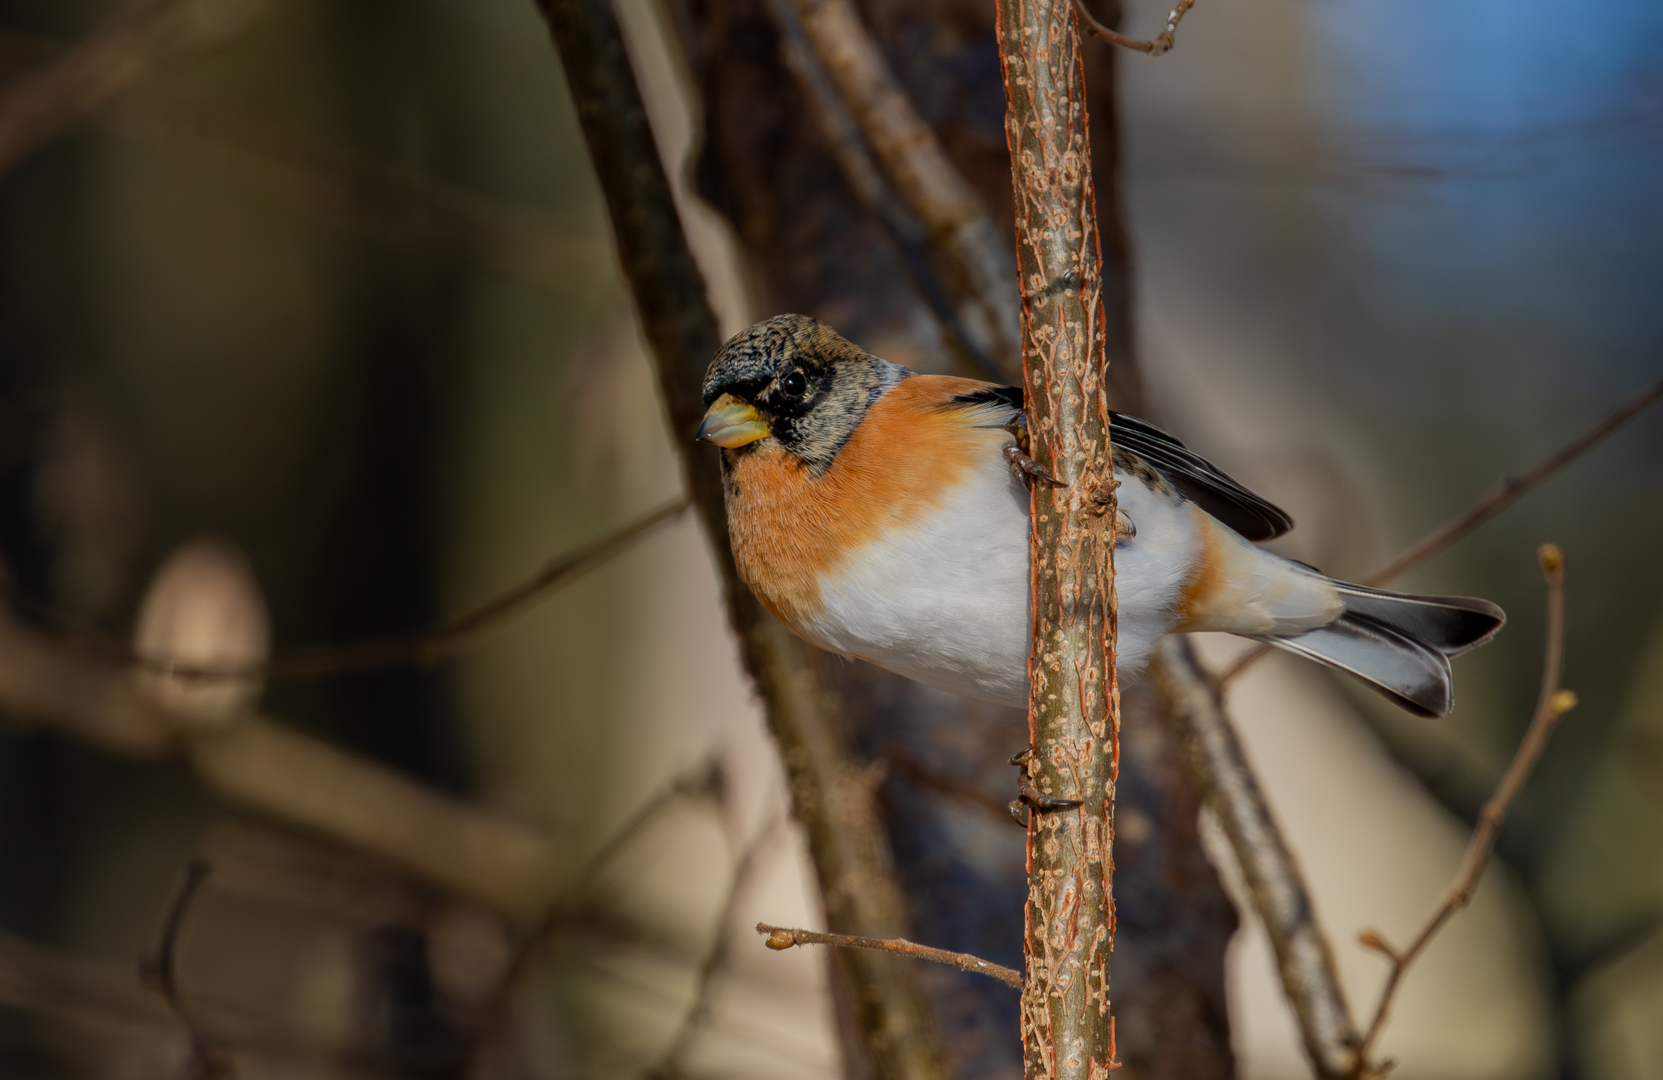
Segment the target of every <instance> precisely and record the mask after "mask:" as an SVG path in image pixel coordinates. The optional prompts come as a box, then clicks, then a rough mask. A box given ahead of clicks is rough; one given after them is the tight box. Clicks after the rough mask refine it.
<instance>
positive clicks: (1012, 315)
mask: <svg viewBox="0 0 1663 1080" xmlns="http://www.w3.org/2000/svg"><path fill="white" fill-rule="evenodd" d="M792 3H793V4H795V6H796V9H797V12H798V14H799V15H800V17H801V19H802V26H803V31H804V33H805V34H806V36H807V39H808V41H809V42H810V44H811V45H812V46H813V50H814V53H815V55H816V56H818V57H819V60H820V63H821V64H823V65H824V67H825V70H826V72H827V73H828V74H829V75H830V76H831V80H832V82H833V83H835V84H836V86H837V89H838V91H839V92H840V93H841V94H842V96H843V100H844V101H845V102H847V104H848V107H849V109H850V111H851V112H853V113H854V117H855V120H856V121H857V122H858V123H859V124H860V128H861V130H862V131H863V132H864V133H865V135H866V139H867V141H868V142H869V143H871V146H872V149H873V151H874V152H875V153H876V154H877V156H878V160H879V161H880V162H882V163H883V167H884V171H885V172H886V173H887V174H888V175H889V178H890V180H892V181H893V182H894V184H895V186H896V187H897V188H899V189H900V190H901V193H902V195H904V196H905V197H906V199H907V201H908V202H909V203H911V204H912V208H913V210H914V211H916V212H917V214H918V216H919V217H921V218H923V219H924V222H925V224H926V225H928V226H929V228H930V231H931V232H932V233H933V234H934V235H935V238H936V242H937V244H939V245H940V249H941V251H942V252H943V253H944V254H946V255H947V256H948V257H949V258H951V259H953V260H954V261H955V262H956V263H957V264H958V266H959V268H960V269H961V270H962V271H963V273H964V275H965V280H966V281H968V282H969V283H970V291H971V293H972V298H973V299H974V301H975V303H976V304H977V306H978V307H979V311H978V315H979V316H980V318H979V320H978V322H980V323H981V325H980V326H973V327H971V329H972V331H973V332H976V333H977V334H978V337H979V338H980V346H981V348H982V349H983V351H984V352H985V353H987V354H988V355H989V356H991V357H992V358H993V360H994V361H995V363H997V364H998V365H999V366H1000V367H1001V368H1002V369H1003V370H1004V371H1006V372H1008V373H1012V374H1014V372H1015V371H1016V370H1017V362H1018V357H1019V356H1020V354H1021V343H1020V340H1019V334H1020V331H1019V324H1020V320H1021V313H1020V309H1019V307H1018V294H1017V290H1016V289H1015V288H1013V287H1012V282H1013V279H1014V273H1015V270H1014V267H1013V266H1012V265H1011V260H1010V256H1009V255H1008V254H1007V251H1008V249H1007V247H1006V246H1005V244H1004V243H1001V242H1000V240H999V235H998V231H997V230H996V229H995V227H994V225H993V219H992V218H991V217H989V216H988V213H987V209H986V208H985V207H984V206H983V205H982V203H981V199H980V198H979V197H978V196H977V195H976V192H975V191H974V190H972V189H971V187H970V185H969V184H968V183H966V182H965V180H964V177H963V176H961V175H960V174H959V171H958V170H957V169H956V168H955V167H954V166H953V163H952V161H951V160H950V159H949V158H948V157H947V152H946V150H945V149H943V148H942V145H941V140H940V139H938V138H937V137H936V134H935V132H934V130H932V129H931V128H930V125H929V124H927V123H926V122H925V121H924V118H923V117H921V116H920V115H918V110H917V109H916V108H915V107H914V106H913V104H912V100H911V99H910V98H909V97H908V96H907V92H906V90H905V88H904V87H902V86H901V83H900V80H899V79H897V78H896V77H895V73H894V72H893V71H891V70H890V68H889V63H888V61H887V60H885V59H884V55H883V51H882V50H881V49H879V48H878V44H877V42H875V41H874V40H872V35H871V34H870V33H869V32H868V31H867V29H866V26H865V24H864V23H862V22H861V18H860V12H859V11H857V10H856V8H855V6H854V4H853V3H851V2H850V0H792Z"/></svg>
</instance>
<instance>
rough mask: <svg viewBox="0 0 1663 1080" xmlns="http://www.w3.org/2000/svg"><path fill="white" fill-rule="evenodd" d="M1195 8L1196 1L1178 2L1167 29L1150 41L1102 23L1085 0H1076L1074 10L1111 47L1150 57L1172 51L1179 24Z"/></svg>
mask: <svg viewBox="0 0 1663 1080" xmlns="http://www.w3.org/2000/svg"><path fill="white" fill-rule="evenodd" d="M1194 6H1195V0H1178V6H1177V7H1175V8H1173V9H1172V12H1171V14H1169V15H1168V16H1167V17H1166V29H1165V30H1162V31H1161V32H1160V33H1159V34H1156V35H1155V36H1154V37H1153V38H1150V39H1149V40H1148V41H1143V40H1140V39H1138V38H1134V37H1127V36H1126V35H1125V34H1122V33H1121V32H1120V31H1118V30H1116V29H1115V28H1114V27H1112V26H1109V25H1107V24H1106V23H1104V22H1102V21H1101V20H1100V19H1098V18H1097V16H1095V15H1093V14H1092V13H1091V10H1090V9H1089V8H1087V7H1086V4H1085V0H1074V10H1076V11H1078V12H1079V13H1080V19H1081V21H1082V22H1084V23H1085V24H1086V29H1087V30H1090V31H1091V32H1092V33H1093V34H1096V35H1097V36H1098V37H1100V38H1102V39H1103V40H1104V41H1106V42H1108V43H1109V44H1111V45H1118V46H1120V47H1121V48H1122V49H1130V50H1132V51H1133V52H1140V53H1148V54H1149V55H1150V56H1163V55H1165V54H1166V53H1168V52H1171V51H1172V46H1173V45H1174V44H1175V42H1174V40H1173V39H1174V36H1175V35H1176V34H1177V33H1178V22H1179V20H1180V19H1182V18H1183V17H1184V16H1185V15H1187V14H1188V13H1189V9H1190V8H1192V7H1194Z"/></svg>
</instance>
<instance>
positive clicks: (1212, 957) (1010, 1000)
mask: <svg viewBox="0 0 1663 1080" xmlns="http://www.w3.org/2000/svg"><path fill="white" fill-rule="evenodd" d="M669 10H670V11H671V13H672V14H673V16H674V18H675V20H676V25H677V29H678V32H679V34H680V36H681V39H682V43H683V47H684V49H685V51H686V53H687V56H688V59H689V61H690V65H691V67H692V70H693V73H694V77H695V79H696V81H697V83H698V85H699V88H700V96H701V98H702V101H703V104H704V109H705V114H704V119H705V130H704V140H703V143H702V147H701V152H700V156H699V158H698V160H697V162H696V163H695V167H696V175H697V176H698V179H699V185H700V190H701V193H702V194H703V195H704V196H705V197H706V198H707V199H709V200H710V201H711V202H712V203H713V204H714V205H716V206H717V208H718V209H719V210H721V211H722V213H723V214H724V216H726V217H727V218H728V220H729V221H731V222H732V223H733V225H734V227H735V230H736V232H737V234H738V236H739V239H740V243H741V245H742V247H743V249H744V251H745V254H746V257H747V264H748V267H749V268H750V270H751V273H752V288H753V290H754V294H755V297H756V302H757V305H758V310H759V313H764V314H766V313H773V312H779V311H801V312H806V313H808V314H811V315H814V316H815V317H817V318H820V319H823V320H825V321H826V322H829V323H831V324H832V325H834V326H836V327H837V328H838V329H839V330H840V331H841V332H843V333H845V334H847V335H849V336H850V337H851V338H852V339H853V340H855V341H857V342H859V343H860V344H862V345H864V346H866V347H868V348H870V349H873V350H874V351H876V352H878V353H879V354H880V355H883V356H886V357H888V358H889V359H891V360H895V361H897V362H900V363H906V364H908V365H909V366H912V367H916V368H919V369H920V370H927V371H947V370H952V368H951V357H950V354H949V352H948V350H947V349H946V348H944V347H942V345H941V343H940V342H939V339H938V338H937V337H936V335H935V331H934V327H933V322H932V320H931V318H930V315H929V312H928V310H927V308H926V306H925V304H924V303H923V302H922V301H921V300H920V299H919V298H918V297H917V296H915V295H914V294H913V293H912V292H911V291H910V290H909V289H908V288H907V287H906V284H905V283H906V279H907V276H908V275H907V272H906V270H905V269H904V266H903V264H902V260H901V258H900V257H898V256H897V255H896V254H895V250H894V247H893V246H892V243H891V241H890V239H889V238H888V236H887V235H886V231H885V230H884V229H883V228H882V227H881V226H880V225H879V224H878V223H877V222H876V221H875V220H874V219H873V216H872V215H871V213H870V212H869V210H868V209H867V208H866V206H865V204H864V203H863V201H862V200H861V198H859V197H857V196H856V194H855V193H853V192H852V191H851V190H850V189H849V187H848V185H847V183H846V182H845V181H844V179H843V177H842V172H841V170H840V168H839V166H838V162H837V159H836V157H835V155H834V153H833V151H832V149H831V148H830V147H828V146H827V145H826V141H825V138H824V136H823V135H822V134H821V129H820V125H819V124H817V123H815V122H814V116H815V113H814V110H813V108H812V105H811V103H810V102H808V101H805V100H804V99H803V97H802V95H801V93H800V91H799V88H798V84H797V82H796V80H795V78H794V77H793V76H792V74H791V72H790V71H789V70H788V68H787V66H786V65H785V63H784V62H783V61H782V58H781V56H780V49H779V45H778V42H777V40H776V34H775V30H774V23H773V20H772V19H771V18H770V16H769V14H768V9H767V5H766V4H765V3H764V2H763V0H672V2H671V4H670V5H669ZM861 12H862V15H863V17H864V19H865V20H866V22H867V25H868V27H869V28H870V30H871V33H872V35H873V37H874V38H875V39H876V40H877V42H878V44H879V46H880V47H881V48H882V49H883V51H884V54H885V56H886V57H887V58H888V60H889V63H890V66H891V69H892V70H893V72H894V74H895V77H896V78H897V79H898V80H899V82H900V83H901V84H902V86H903V87H904V88H905V90H906V92H907V93H908V94H909V95H910V96H911V97H912V99H913V103H914V106H915V108H916V109H917V111H918V112H919V114H920V115H922V116H923V117H924V118H925V119H926V120H927V121H928V123H929V124H930V126H931V128H932V129H933V130H934V131H935V133H936V135H937V137H938V138H939V140H940V142H941V145H942V146H943V147H944V148H945V150H946V152H947V155H948V157H949V158H950V159H951V161H952V164H953V166H954V167H955V168H956V169H958V170H959V172H960V174H961V175H963V176H964V178H965V179H966V181H967V182H969V183H970V185H971V187H972V188H973V189H974V190H975V192H976V194H977V196H978V197H979V198H980V199H981V200H982V201H983V203H984V205H985V206H986V207H987V208H988V211H989V213H990V214H991V215H992V216H993V219H994V221H995V222H996V224H997V226H998V228H999V230H1000V231H1001V233H1002V235H1005V236H1007V237H1008V236H1010V235H1011V230H1012V229H1013V228H1014V216H1013V203H1012V198H1011V171H1010V158H1009V155H1008V153H1007V152H1006V147H1005V137H1004V106H1005V102H1004V88H1003V82H1002V78H1001V72H1000V65H999V52H998V42H997V39H996V36H995V30H994V8H993V5H991V4H987V3H984V2H982V0H907V2H904V3H903V2H897V0H873V2H867V3H862V4H861ZM1115 60H1116V56H1115V53H1114V51H1113V50H1112V49H1110V48H1108V47H1106V46H1102V45H1099V44H1097V43H1094V42H1088V43H1087V44H1086V65H1087V72H1086V76H1087V91H1088V94H1089V97H1088V101H1089V105H1090V108H1089V124H1090V129H1091V140H1092V144H1093V158H1092V169H1093V173H1094V179H1095V188H1096V191H1097V201H1098V214H1099V228H1100V231H1101V241H1102V262H1101V274H1102V281H1101V290H1102V293H1101V295H1102V298H1103V336H1104V344H1105V348H1106V352H1107V355H1108V358H1109V361H1110V363H1109V367H1108V384H1109V385H1108V392H1109V400H1110V403H1111V404H1112V405H1113V406H1114V407H1116V408H1120V409H1124V410H1126V411H1128V412H1132V413H1134V414H1138V415H1148V414H1147V411H1146V409H1145V406H1144V402H1143V399H1142V393H1141V385H1140V382H1139V380H1138V378H1137V368H1136V358H1135V356H1134V355H1133V353H1132V350H1131V325H1130V307H1131V304H1130V290H1129V276H1130V272H1129V267H1128V258H1129V252H1128V250H1127V243H1126V235H1125V230H1124V227H1123V224H1122V219H1121V208H1120V194H1119V192H1120V182H1119V178H1118V167H1119V145H1118V144H1119V133H1118V130H1117V121H1118V117H1117V115H1116V107H1115ZM901 209H903V210H905V209H906V207H905V206H902V207H901ZM938 271H939V272H940V273H941V276H942V278H943V280H944V281H945V282H946V283H947V285H948V286H949V287H955V286H956V287H958V288H965V287H967V285H968V283H966V282H963V281H962V280H955V278H954V275H953V273H952V270H951V268H940V267H938ZM827 675H828V678H829V681H830V683H831V684H832V685H833V686H834V687H836V688H837V689H838V691H839V692H840V694H841V695H842V697H843V699H844V702H845V709H844V711H845V715H846V716H847V718H848V723H849V724H850V726H851V727H852V729H853V730H854V732H855V734H856V737H857V739H858V741H859V745H860V748H861V750H862V751H863V752H864V753H865V754H866V755H867V756H868V757H869V758H870V759H872V760H874V761H876V762H878V763H880V764H881V765H882V766H884V779H883V781H882V784H881V786H880V787H879V795H880V797H881V803H880V806H881V809H882V811H883V813H884V816H885V818H886V821H887V825H888V832H889V837H890V841H891V843H892V845H893V847H894V851H895V859H896V869H897V872H898V874H899V875H900V878H901V881H902V883H903V885H904V887H905V889H906V894H907V899H908V901H909V902H910V906H911V909H912V911H913V912H914V915H915V918H914V937H915V938H916V939H917V940H921V941H925V942H927V943H928V944H931V945H934V946H937V947H940V948H946V949H952V950H956V951H963V952H970V953H974V954H975V955H978V956H983V957H987V958H989V959H992V960H995V961H997V962H999V963H1002V964H1006V965H1010V966H1018V965H1019V964H1020V963H1021V957H1022V907H1023V903H1024V901H1025V897H1026V895H1027V873H1026V869H1025V865H1024V859H1025V853H1024V841H1023V834H1022V833H1021V832H1020V831H1019V830H1018V829H1016V828H1014V827H1013V826H1012V825H1011V824H1010V821H1009V819H1008V818H1007V817H1006V816H1005V812H1004V808H1003V807H1004V803H1005V802H1006V801H1007V800H1008V799H1010V797H1011V795H1012V794H1014V791H1013V790H1012V779H1013V777H1012V771H1011V769H1010V768H1009V767H1008V766H1006V764H1005V759H1006V758H1007V757H1008V756H1009V755H1010V754H1011V753H1012V752H1013V751H1015V750H1017V749H1019V748H1020V747H1021V746H1022V744H1023V741H1024V739H1023V719H1024V718H1023V715H1022V713H1021V712H1020V711H1019V710H1015V709H1007V708H1002V707H998V706H992V705H987V704H983V703H978V702H971V701H967V700H964V699H962V698H955V697H952V696H950V695H947V694H943V693H940V692H938V691H935V690H931V689H930V688H928V687H924V686H920V685H918V684H917V683H913V682H909V681H908V680H906V679H903V678H901V677H899V676H896V675H892V674H890V673H889V672H886V671H882V670H880V669H878V668H874V667H871V666H870V665H867V664H859V663H842V662H837V661H833V662H831V663H830V665H829V666H828V669H827ZM1142 691H1143V684H1134V685H1133V686H1131V687H1128V688H1127V690H1126V695H1125V709H1124V746H1125V755H1126V762H1127V771H1126V773H1125V774H1124V775H1123V777H1122V780H1121V783H1120V784H1119V792H1118V799H1117V805H1118V813H1119V814H1120V816H1121V818H1122V820H1123V822H1124V827H1123V828H1122V830H1121V834H1120V836H1119V837H1118V839H1117V843H1118V847H1117V859H1116V861H1117V870H1116V881H1117V885H1118V893H1119V895H1118V898H1117V907H1116V914H1117V920H1118V933H1117V935H1116V941H1115V960H1116V962H1117V964H1118V973H1117V975H1116V979H1115V984H1116V995H1115V1004H1116V1010H1115V1011H1116V1012H1117V1013H1118V1022H1117V1025H1116V1032H1117V1036H1118V1039H1119V1044H1120V1055H1121V1058H1122V1060H1124V1061H1125V1063H1126V1068H1125V1069H1124V1070H1123V1071H1122V1072H1120V1073H1117V1074H1116V1076H1117V1077H1136V1078H1138V1080H1226V1078H1228V1077H1231V1076H1233V1075H1234V1063H1233V1060H1232V1058H1231V1053H1230V1033H1229V1023H1228V1014H1227V1010H1226V1006H1225V998H1224V954H1225V949H1226V946H1227V945H1228V943H1229V940H1230V936H1231V934H1232V933H1233V932H1234V930H1235V928H1236V914H1235V909H1234V908H1233V907H1232V906H1231V904H1230V901H1229V898H1228V896H1227V895H1226V894H1225V893H1224V890H1223V888H1222V887H1221V885H1220V883H1219V880H1218V877H1217V874H1216V873H1215V872H1214V870H1213V868H1212V866H1211V864H1210V863H1208V861H1207V859H1206V857H1205V855H1204V853H1203V852H1202V850H1201V846H1200V841H1199V837H1198V834H1197V828H1196V826H1197V814H1198V811H1199V807H1200V793H1199V791H1198V789H1197V788H1196V787H1195V785H1194V782H1193V780H1192V777H1191V774H1190V772H1189V768H1188V763H1187V761H1186V759H1185V757H1184V747H1183V743H1182V740H1181V738H1180V736H1179V733H1178V732H1177V731H1176V729H1175V728H1174V727H1173V726H1172V722H1171V719H1170V718H1169V717H1168V716H1167V715H1166V714H1165V712H1164V711H1163V710H1161V709H1160V708H1159V706H1158V703H1157V702H1156V701H1155V700H1154V697H1153V695H1151V694H1149V693H1146V692H1142ZM918 975H919V977H920V978H921V979H922V980H923V983H924V986H925V988H926V990H927V991H928V993H929V996H930V1000H931V1003H932V1005H933V1007H934V1012H935V1020H936V1024H937V1027H938V1029H939V1030H940V1031H941V1032H942V1036H943V1038H942V1048H943V1053H944V1054H945V1055H946V1058H947V1060H948V1063H949V1065H950V1067H951V1069H952V1072H953V1075H954V1076H956V1077H962V1078H965V1080H984V1078H985V1080H994V1078H998V1080H1009V1078H1010V1077H1012V1076H1014V1075H1017V1074H1019V1073H1020V1071H1021V1068H1022V1059H1021V1046H1020V1043H1019V1041H1018V1039H1017V1035H1016V1031H1017V1017H1018V1006H1017V994H1016V993H1015V992H1014V991H1012V990H1010V989H1008V988H1006V987H1004V986H1001V985H999V984H998V983H996V982H994V981H992V980H989V979H984V978H977V977H974V976H969V975H963V974H960V973H958V972H955V971H951V970H948V969H945V968H938V967H935V966H934V965H923V966H922V969H921V970H920V971H919V972H918Z"/></svg>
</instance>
